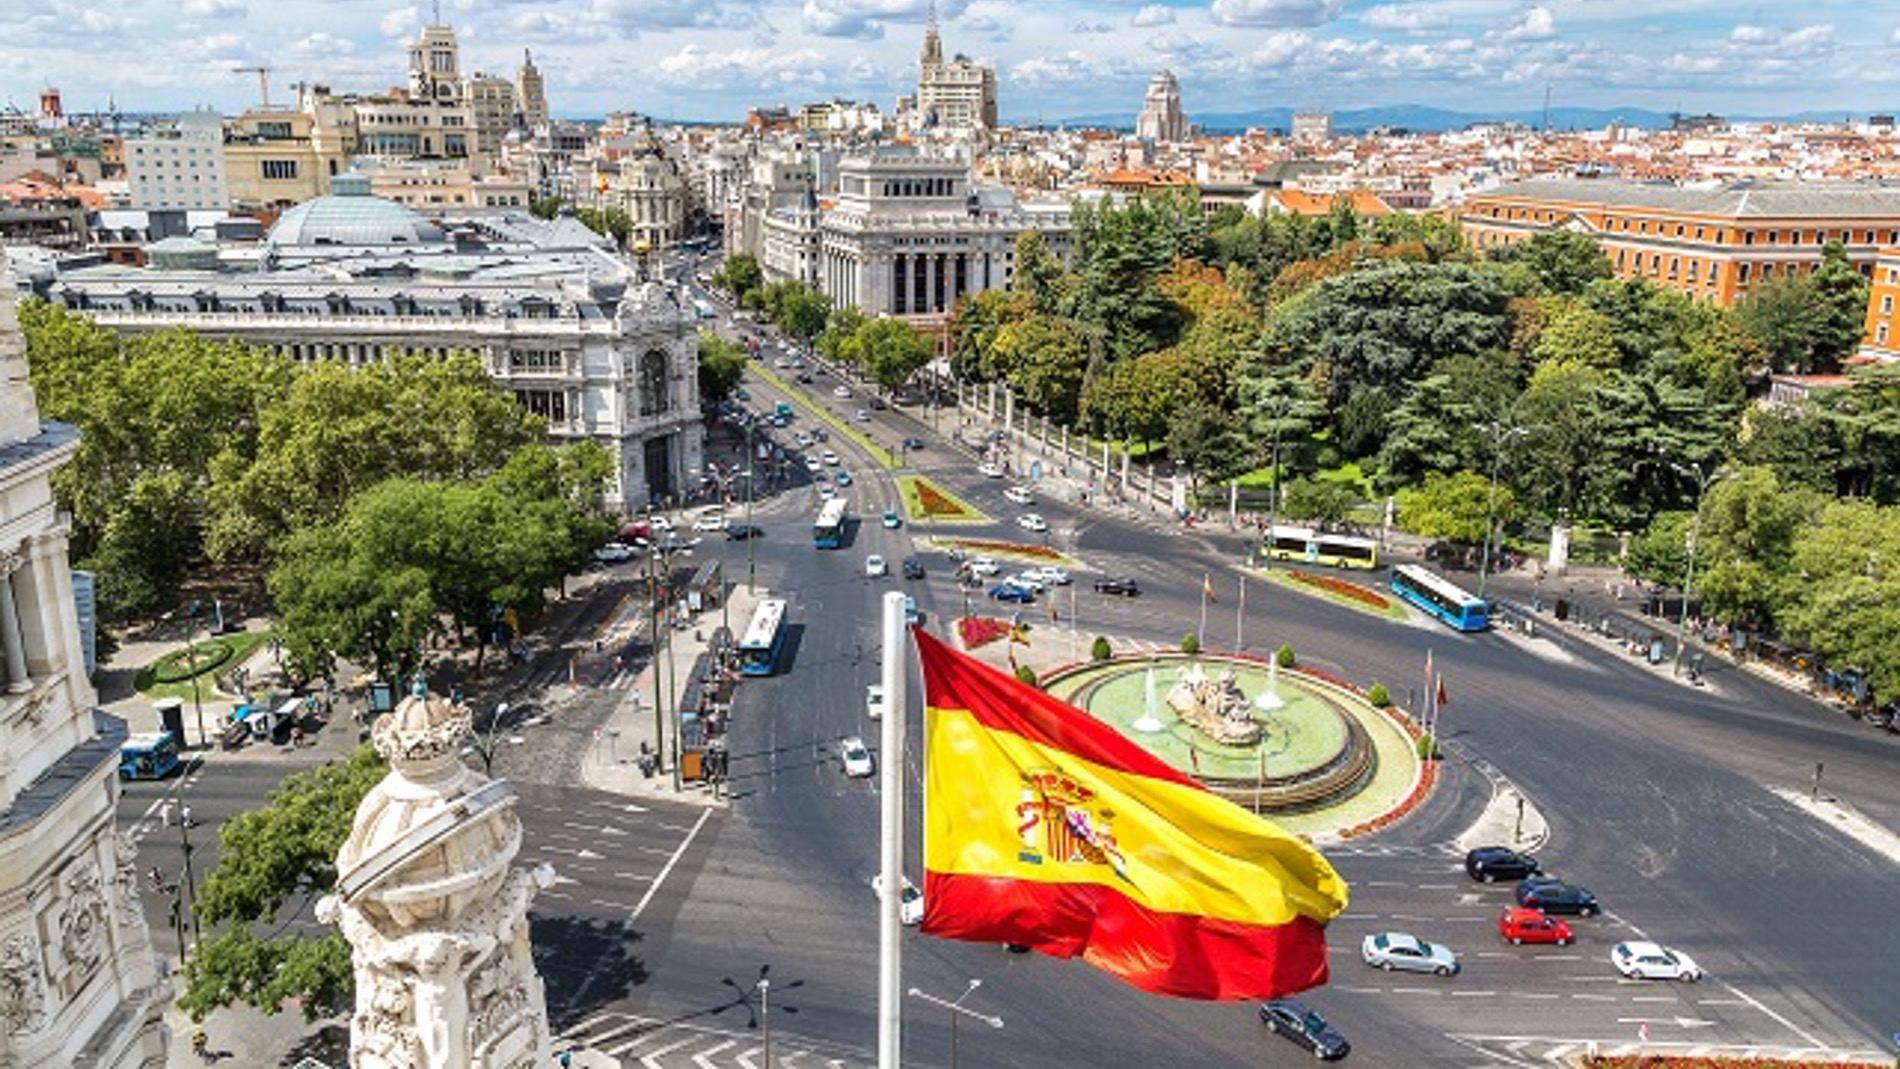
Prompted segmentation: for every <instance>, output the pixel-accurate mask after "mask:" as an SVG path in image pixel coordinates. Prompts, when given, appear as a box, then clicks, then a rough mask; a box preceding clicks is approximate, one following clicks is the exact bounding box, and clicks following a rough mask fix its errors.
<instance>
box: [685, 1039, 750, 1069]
mask: <svg viewBox="0 0 1900 1069" xmlns="http://www.w3.org/2000/svg"><path fill="white" fill-rule="evenodd" d="M738 1045H739V1041H738V1040H736V1039H728V1040H726V1041H725V1042H724V1043H721V1044H719V1045H718V1046H716V1047H713V1048H712V1049H711V1050H708V1051H703V1052H701V1053H699V1054H695V1055H693V1064H694V1065H697V1066H699V1067H700V1069H713V1063H712V1057H713V1055H715V1054H718V1053H719V1052H720V1051H722V1050H725V1049H726V1048H727V1047H736V1046H738Z"/></svg>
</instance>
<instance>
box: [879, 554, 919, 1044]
mask: <svg viewBox="0 0 1900 1069" xmlns="http://www.w3.org/2000/svg"><path fill="white" fill-rule="evenodd" d="M883 624H884V627H883V631H884V658H883V661H884V663H883V670H884V671H883V681H884V720H883V723H882V724H881V725H879V726H880V727H881V728H882V730H881V732H880V738H879V744H878V751H879V752H878V781H879V783H878V788H879V790H881V791H883V792H884V796H883V798H881V799H880V800H879V801H880V806H879V812H880V816H879V822H880V825H881V828H880V830H881V835H880V842H881V856H880V857H879V859H878V871H879V872H881V873H883V880H882V885H883V887H884V893H883V895H882V896H881V897H880V900H879V901H878V910H877V914H878V917H877V968H878V978H877V980H878V982H877V1064H878V1066H879V1069H899V1066H900V1065H901V1064H902V1058H903V1051H904V1042H903V1004H904V969H903V961H902V955H901V953H900V951H901V947H902V940H903V934H904V928H903V923H902V916H901V913H900V910H901V909H902V904H903V898H904V896H903V891H904V872H903V866H904V715H905V710H906V709H907V708H908V707H909V704H910V703H909V702H908V701H907V700H906V695H905V694H904V683H905V681H906V680H907V679H908V678H909V674H908V673H907V672H905V670H904V669H905V663H906V661H907V660H908V659H909V658H908V654H909V652H910V634H909V632H908V631H906V630H905V628H904V595H903V593H902V592H900V591H895V590H894V591H891V592H890V593H888V594H885V595H884V620H883ZM920 879H921V876H920Z"/></svg>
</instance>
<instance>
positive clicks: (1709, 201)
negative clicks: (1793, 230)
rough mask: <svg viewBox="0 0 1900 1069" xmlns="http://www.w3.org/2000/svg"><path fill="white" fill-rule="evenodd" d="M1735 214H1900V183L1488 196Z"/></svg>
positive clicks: (1525, 185)
mask: <svg viewBox="0 0 1900 1069" xmlns="http://www.w3.org/2000/svg"><path fill="white" fill-rule="evenodd" d="M1486 196H1490V197H1510V198H1521V199H1525V200H1538V201H1560V202H1567V203H1572V204H1600V205H1605V206H1611V205H1614V206H1618V207H1625V208H1653V209H1657V210H1660V211H1671V212H1685V213H1695V214H1700V215H1719V216H1728V217H1732V218H1743V217H1756V218H1781V217H1786V216H1815V217H1837V216H1851V217H1855V218H1861V217H1869V216H1872V217H1879V218H1900V186H1883V185H1873V184H1869V183H1850V182H1755V183H1740V184H1737V185H1733V186H1724V187H1720V188H1713V189H1685V188H1683V187H1681V186H1674V185H1664V184H1660V183H1659V184H1650V183H1646V182H1619V181H1613V180H1604V179H1578V178H1534V179H1531V180H1529V181H1525V182H1513V183H1511V184H1509V185H1505V186H1500V187H1498V188H1497V189H1496V190H1494V191H1493V192H1491V193H1489V194H1486Z"/></svg>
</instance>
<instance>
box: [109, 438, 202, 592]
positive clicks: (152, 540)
mask: <svg viewBox="0 0 1900 1069" xmlns="http://www.w3.org/2000/svg"><path fill="white" fill-rule="evenodd" d="M202 501H203V497H202V495H201V494H200V492H199V489H198V487H197V486H196V485H195V484H194V483H192V482H191V481H190V480H189V479H188V478H186V476H185V475H184V474H183V473H181V472H176V471H166V470H158V471H148V472H145V473H144V474H142V475H140V476H139V477H138V478H137V479H135V480H134V481H133V482H132V485H131V486H130V487H128V488H127V490H126V494H125V497H124V499H123V500H121V501H120V503H119V507H117V508H115V509H114V510H113V511H112V514H111V517H110V518H109V519H108V520H107V521H106V527H105V530H104V531H103V532H101V533H100V535H99V538H98V543H97V549H96V551H95V552H94V554H93V555H92V556H91V557H90V558H88V563H89V564H90V565H91V566H92V567H93V569H94V570H95V571H96V572H97V573H98V581H99V587H98V590H99V603H100V604H101V605H102V606H104V607H105V609H106V611H107V613H108V614H109V615H111V616H129V615H134V614H138V615H143V614H148V613H153V612H156V611H158V610H160V609H162V608H164V607H166V606H168V605H170V604H172V603H173V602H175V601H176V600H177V597H178V591H179V589H180V588H181V587H183V586H184V582H185V577H186V575H187V574H189V571H190V565H191V561H192V558H193V557H194V556H195V555H196V553H197V551H198V545H199V538H198V526H197V514H198V509H199V507H200V505H201V503H202Z"/></svg>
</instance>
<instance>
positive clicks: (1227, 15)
mask: <svg viewBox="0 0 1900 1069" xmlns="http://www.w3.org/2000/svg"><path fill="white" fill-rule="evenodd" d="M1345 6H1346V0H1214V3H1213V6H1211V7H1209V8H1208V9H1207V13H1208V17H1209V18H1212V19H1213V20H1214V21H1215V22H1216V23H1218V24H1220V25H1222V26H1265V27H1268V28H1272V29H1282V28H1293V27H1305V26H1320V25H1324V24H1325V23H1328V22H1331V21H1333V20H1334V19H1336V18H1338V17H1339V12H1340V9H1341V8H1343V7H1345Z"/></svg>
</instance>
